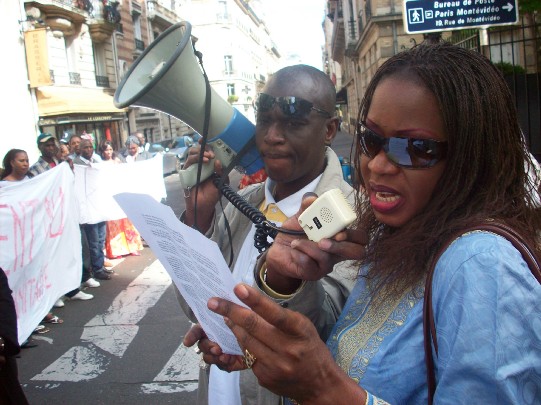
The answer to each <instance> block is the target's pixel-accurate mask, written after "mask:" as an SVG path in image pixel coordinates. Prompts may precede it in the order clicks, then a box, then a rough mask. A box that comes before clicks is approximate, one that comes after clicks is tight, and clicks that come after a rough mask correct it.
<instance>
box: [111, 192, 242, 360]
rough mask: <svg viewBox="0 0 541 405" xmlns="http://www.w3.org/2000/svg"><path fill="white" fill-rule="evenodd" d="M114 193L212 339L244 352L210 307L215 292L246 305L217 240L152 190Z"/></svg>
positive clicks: (228, 350) (226, 350) (226, 349)
mask: <svg viewBox="0 0 541 405" xmlns="http://www.w3.org/2000/svg"><path fill="white" fill-rule="evenodd" d="M114 198H115V200H116V202H117V203H118V205H120V207H121V208H122V209H123V210H124V212H125V213H126V215H127V216H128V218H129V219H130V221H131V222H132V223H133V224H134V225H135V227H136V228H137V230H138V231H139V233H140V234H141V235H142V236H143V238H144V239H145V241H146V242H147V243H148V245H149V246H150V248H151V249H152V251H153V252H154V254H155V255H156V257H157V258H158V260H160V262H161V263H162V265H163V267H165V269H166V270H167V272H168V273H169V275H170V276H171V279H172V280H173V282H174V283H175V285H176V286H177V288H178V290H179V291H180V293H181V294H182V296H183V297H184V299H185V300H186V302H187V303H188V305H189V306H190V308H191V309H192V311H193V312H194V314H195V316H196V317H197V319H198V321H199V323H200V324H201V326H202V327H203V329H204V330H205V332H206V334H207V336H208V338H209V339H210V340H211V341H213V342H216V343H218V344H219V345H220V347H221V348H222V351H223V352H224V353H227V354H239V355H242V351H241V349H240V346H239V344H238V342H237V339H236V338H235V335H233V332H231V330H230V329H229V328H228V327H227V325H226V324H225V323H224V320H223V317H222V316H221V315H217V314H215V313H214V312H212V311H210V310H209V309H208V308H207V301H208V300H209V298H211V297H220V298H223V299H226V300H229V301H231V302H234V303H236V304H239V305H242V306H245V305H244V304H243V303H242V302H240V300H239V299H238V298H237V297H236V296H235V294H234V293H233V287H234V286H235V281H234V280H233V276H232V274H231V271H230V270H229V267H227V264H226V262H225V260H224V258H223V256H222V253H221V252H220V249H219V248H218V245H217V244H216V243H215V242H213V241H211V240H210V239H208V238H207V237H205V236H204V235H202V234H201V233H200V232H198V231H196V230H195V229H192V228H190V227H189V226H186V225H184V224H183V223H181V222H180V221H179V220H178V219H177V217H176V216H175V213H174V212H173V210H172V209H171V208H170V207H168V206H166V205H163V204H161V203H159V202H157V201H156V200H154V199H153V198H152V197H150V196H148V195H145V194H133V193H121V194H117V195H115V196H114Z"/></svg>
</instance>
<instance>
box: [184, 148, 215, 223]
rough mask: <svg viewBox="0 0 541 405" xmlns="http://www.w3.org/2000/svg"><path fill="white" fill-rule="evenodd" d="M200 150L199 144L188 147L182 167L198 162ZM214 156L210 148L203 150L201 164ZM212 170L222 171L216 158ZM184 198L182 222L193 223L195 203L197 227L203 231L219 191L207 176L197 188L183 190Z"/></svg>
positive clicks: (210, 218) (210, 219) (208, 162)
mask: <svg viewBox="0 0 541 405" xmlns="http://www.w3.org/2000/svg"><path fill="white" fill-rule="evenodd" d="M200 150H201V147H200V146H199V145H197V146H192V147H191V148H190V149H189V152H188V156H187V158H186V162H185V163H184V169H187V168H188V167H190V166H192V165H194V164H198V163H199V154H200ZM214 157H215V155H214V152H213V151H212V150H210V149H208V150H205V152H204V154H203V164H207V165H208V164H211V163H210V162H211V159H213V158H214ZM214 172H215V173H216V174H218V175H220V174H221V173H222V163H221V162H220V161H219V160H218V159H216V160H215V161H214ZM196 196H197V202H196ZM184 198H185V201H186V214H185V217H184V223H186V225H189V226H193V225H194V224H195V220H196V219H195V206H196V204H197V229H199V231H200V232H202V233H205V232H206V231H207V230H208V229H209V227H210V224H211V223H212V218H213V216H214V207H215V206H216V204H217V203H218V201H219V199H220V192H219V191H218V189H217V188H216V186H215V185H214V183H213V182H212V179H211V178H209V179H207V180H205V181H203V182H201V183H200V184H199V185H198V186H197V188H195V187H193V188H191V189H190V190H185V191H184Z"/></svg>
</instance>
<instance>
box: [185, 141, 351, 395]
mask: <svg viewBox="0 0 541 405" xmlns="http://www.w3.org/2000/svg"><path fill="white" fill-rule="evenodd" d="M326 160H327V166H326V167H325V170H324V172H323V175H322V177H321V180H320V181H319V183H318V185H317V186H316V189H315V192H316V194H318V195H321V194H323V193H324V192H325V191H327V190H330V189H333V188H339V189H340V190H341V191H342V192H343V193H344V195H345V196H346V197H347V199H348V201H349V202H350V203H351V204H352V205H353V199H354V193H355V190H354V189H353V188H352V187H351V186H350V185H349V184H348V183H347V182H346V181H345V180H344V179H343V174H342V167H341V165H340V162H339V160H338V157H337V156H336V154H335V153H334V151H333V150H332V149H330V148H327V150H326ZM240 194H241V195H242V196H243V197H244V199H246V200H247V201H248V202H249V203H250V204H251V205H252V206H254V207H258V206H260V204H261V203H262V202H263V200H264V199H265V187H264V183H259V184H254V185H251V186H249V187H247V188H245V189H243V190H241V191H240ZM224 216H225V217H226V218H227V220H228V222H229V226H230V228H231V234H232V235H234V236H233V238H232V240H231V241H230V240H229V238H228V236H227V232H226V231H225V225H224V223H225V222H224ZM251 226H252V224H251V222H250V220H249V219H248V218H247V217H246V216H244V215H243V214H242V213H241V212H240V211H239V210H237V209H236V208H234V207H233V206H232V205H231V204H228V205H227V206H226V207H225V209H224V213H223V215H221V216H219V217H218V218H215V220H214V223H213V225H212V226H211V228H210V230H209V231H208V232H207V236H209V237H210V238H211V239H212V240H214V241H215V242H216V243H217V244H218V246H219V247H220V249H221V252H222V254H223V256H224V258H225V259H226V262H228V263H229V259H230V252H231V244H232V248H233V252H235V257H234V260H233V263H232V264H231V266H230V268H231V269H233V268H234V267H235V262H236V258H237V253H238V252H239V251H240V248H241V246H242V244H243V243H244V239H245V238H246V236H247V234H248V232H249V231H250V228H251ZM254 270H255V269H254ZM356 275H357V269H356V268H355V267H354V266H353V265H352V263H351V262H342V263H339V264H337V265H336V266H335V267H334V270H333V272H332V273H330V274H329V275H328V276H326V277H325V278H323V279H322V280H320V281H309V282H306V283H305V284H304V285H303V287H302V288H301V289H300V291H298V292H297V293H296V294H295V295H294V296H292V297H291V298H289V299H286V300H275V301H276V302H278V303H279V304H280V305H282V306H284V307H287V308H289V309H292V310H295V311H298V312H300V313H303V314H304V315H306V316H307V317H308V318H310V319H311V320H312V322H313V323H314V325H315V326H316V328H317V329H318V331H319V333H320V336H321V338H322V339H324V340H325V339H326V338H327V337H328V335H329V334H330V331H331V329H332V327H333V326H334V324H335V322H336V320H337V319H338V316H339V315H340V312H341V310H342V308H343V306H344V304H345V302H346V299H347V297H348V296H349V293H350V291H351V289H352V288H353V285H354V283H355V277H356ZM255 279H256V280H257V279H258V277H257V275H256V277H255ZM262 293H263V292H262ZM177 295H178V297H179V301H180V303H181V306H182V309H183V311H184V312H185V313H186V315H187V316H188V317H189V318H190V319H191V320H192V321H193V322H197V319H196V318H195V316H194V315H193V312H192V311H191V310H190V308H189V307H188V305H187V304H186V302H185V301H184V299H182V297H181V296H180V294H177ZM314 308H317V310H314ZM208 380H209V378H208V371H205V370H201V372H200V373H199V388H198V399H197V404H198V405H207V404H208ZM240 392H241V399H242V403H243V405H248V404H250V405H252V404H253V405H278V404H280V403H281V400H280V397H279V396H277V395H275V394H273V393H272V392H270V391H268V390H266V389H265V388H263V387H261V386H259V384H258V382H257V379H256V377H255V375H254V374H253V372H252V371H251V370H244V371H241V372H240ZM210 405H215V404H210Z"/></svg>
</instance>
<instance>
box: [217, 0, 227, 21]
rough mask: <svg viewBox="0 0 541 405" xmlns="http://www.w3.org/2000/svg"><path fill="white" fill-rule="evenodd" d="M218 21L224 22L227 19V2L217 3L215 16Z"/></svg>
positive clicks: (220, 0)
mask: <svg viewBox="0 0 541 405" xmlns="http://www.w3.org/2000/svg"><path fill="white" fill-rule="evenodd" d="M216 17H217V18H218V21H225V20H227V19H228V18H229V16H228V14H227V1H226V0H219V1H218V13H217V15H216Z"/></svg>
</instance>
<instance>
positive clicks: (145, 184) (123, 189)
mask: <svg viewBox="0 0 541 405" xmlns="http://www.w3.org/2000/svg"><path fill="white" fill-rule="evenodd" d="M75 190H76V196H77V199H78V201H79V211H80V217H79V223H81V224H97V223H99V222H102V221H113V220H116V219H121V218H126V214H125V213H124V211H122V209H121V208H120V207H119V206H118V204H117V203H116V201H115V200H114V199H113V196H114V195H115V194H118V193H139V194H147V195H150V196H151V197H152V198H154V199H155V200H156V201H161V199H162V198H165V197H167V192H166V190H165V183H164V180H163V157H162V155H161V154H159V153H158V154H157V155H156V156H155V157H154V158H152V159H148V160H143V161H140V162H135V163H126V164H114V163H104V162H101V163H93V164H92V166H82V165H75Z"/></svg>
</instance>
